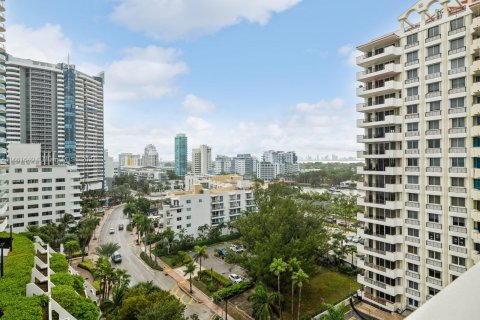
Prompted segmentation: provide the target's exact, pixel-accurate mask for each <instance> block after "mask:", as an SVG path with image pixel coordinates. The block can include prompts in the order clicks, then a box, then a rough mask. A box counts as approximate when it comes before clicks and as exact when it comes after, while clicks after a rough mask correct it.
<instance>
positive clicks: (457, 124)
mask: <svg viewBox="0 0 480 320" xmlns="http://www.w3.org/2000/svg"><path fill="white" fill-rule="evenodd" d="M452 128H465V118H453V119H452Z"/></svg>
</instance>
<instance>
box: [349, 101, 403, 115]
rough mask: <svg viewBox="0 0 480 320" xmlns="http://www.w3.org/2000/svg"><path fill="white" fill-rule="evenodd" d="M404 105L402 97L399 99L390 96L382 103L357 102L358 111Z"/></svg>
mask: <svg viewBox="0 0 480 320" xmlns="http://www.w3.org/2000/svg"><path fill="white" fill-rule="evenodd" d="M402 105H403V101H402V99H397V98H388V99H385V100H384V101H383V102H381V103H376V104H374V103H371V104H367V103H359V104H357V108H356V109H357V112H371V111H373V110H383V109H389V108H392V107H401V106H402Z"/></svg>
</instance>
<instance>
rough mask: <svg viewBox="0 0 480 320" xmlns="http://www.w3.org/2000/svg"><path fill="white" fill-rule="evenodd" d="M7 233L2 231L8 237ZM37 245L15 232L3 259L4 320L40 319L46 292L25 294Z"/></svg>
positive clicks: (1, 300) (0, 287) (0, 290)
mask: <svg viewBox="0 0 480 320" xmlns="http://www.w3.org/2000/svg"><path fill="white" fill-rule="evenodd" d="M8 236H9V235H8V234H7V233H0V237H3V238H6V237H8ZM34 257H35V248H34V246H33V243H32V241H30V240H29V239H28V238H26V237H24V236H20V235H16V234H14V235H13V251H11V252H10V253H9V254H8V256H7V258H6V259H5V260H4V262H5V266H4V277H3V278H2V279H0V310H1V311H2V312H3V316H2V320H18V319H22V320H37V319H38V320H41V319H43V312H42V306H44V305H45V303H47V302H48V298H46V296H37V297H30V298H29V297H26V296H25V295H26V286H27V284H28V283H30V280H31V274H32V268H33V264H34Z"/></svg>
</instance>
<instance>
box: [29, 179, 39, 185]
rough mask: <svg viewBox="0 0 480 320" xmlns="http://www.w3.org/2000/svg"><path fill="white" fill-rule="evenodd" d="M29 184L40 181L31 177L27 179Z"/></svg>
mask: <svg viewBox="0 0 480 320" xmlns="http://www.w3.org/2000/svg"><path fill="white" fill-rule="evenodd" d="M27 183H28V184H35V183H38V179H29V180H28V181H27Z"/></svg>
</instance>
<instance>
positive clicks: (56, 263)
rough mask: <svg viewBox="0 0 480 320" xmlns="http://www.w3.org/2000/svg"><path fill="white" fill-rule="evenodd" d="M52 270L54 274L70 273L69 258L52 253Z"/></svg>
mask: <svg viewBox="0 0 480 320" xmlns="http://www.w3.org/2000/svg"><path fill="white" fill-rule="evenodd" d="M50 269H52V270H53V272H55V273H57V272H68V261H67V258H66V257H65V256H64V255H63V254H61V253H52V254H51V258H50Z"/></svg>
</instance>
